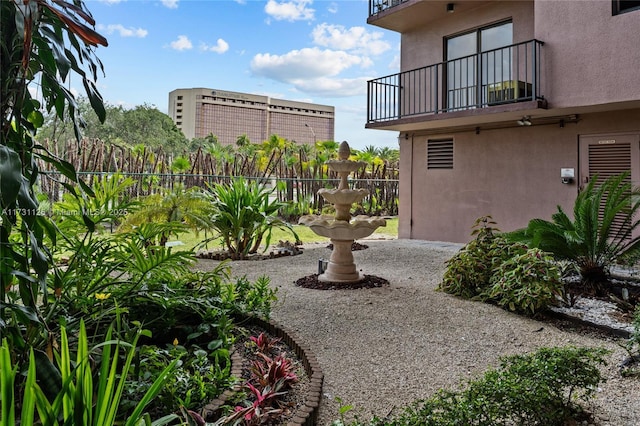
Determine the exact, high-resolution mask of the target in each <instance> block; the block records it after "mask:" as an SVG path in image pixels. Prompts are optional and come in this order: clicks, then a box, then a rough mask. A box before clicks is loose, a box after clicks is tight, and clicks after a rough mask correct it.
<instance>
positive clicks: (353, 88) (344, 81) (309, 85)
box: [291, 77, 371, 97]
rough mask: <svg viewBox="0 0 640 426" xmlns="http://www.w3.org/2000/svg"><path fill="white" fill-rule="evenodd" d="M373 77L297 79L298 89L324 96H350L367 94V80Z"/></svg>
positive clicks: (296, 86) (295, 83) (295, 82)
mask: <svg viewBox="0 0 640 426" xmlns="http://www.w3.org/2000/svg"><path fill="white" fill-rule="evenodd" d="M370 79H371V77H358V78H327V77H320V78H316V79H295V80H292V81H291V84H293V85H294V86H295V88H296V89H297V90H300V91H302V92H306V93H311V94H314V95H317V96H324V97H348V96H358V95H366V94H367V80H370Z"/></svg>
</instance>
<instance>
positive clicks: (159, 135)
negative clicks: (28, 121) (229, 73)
mask: <svg viewBox="0 0 640 426" xmlns="http://www.w3.org/2000/svg"><path fill="white" fill-rule="evenodd" d="M105 110H106V119H105V121H104V123H101V122H100V120H99V119H98V117H97V115H96V114H95V113H94V111H93V110H92V109H91V105H90V103H89V101H88V99H86V98H80V99H79V100H78V112H79V115H80V116H81V118H82V119H83V121H84V123H85V128H84V129H83V135H84V137H86V138H90V139H100V140H102V141H104V142H107V143H114V144H117V145H120V146H127V147H134V146H136V145H140V144H144V145H145V146H147V147H149V148H151V149H157V148H160V147H161V148H162V149H164V150H166V151H169V152H177V153H181V152H183V151H185V150H188V149H189V143H188V140H187V138H186V137H185V136H184V134H183V133H182V131H181V130H180V129H178V127H177V126H176V125H175V123H174V122H173V120H172V119H171V117H169V116H168V115H167V114H165V113H163V112H161V111H160V110H158V109H157V108H156V107H155V106H153V105H148V104H143V105H137V106H136V107H134V108H131V109H125V108H124V107H123V106H121V105H118V106H115V105H109V104H107V105H106V106H105ZM72 131H73V129H72V126H71V123H70V122H69V121H68V120H60V119H59V117H58V116H56V115H55V114H49V115H48V116H46V117H45V124H44V126H43V127H42V129H40V131H39V133H38V138H39V139H40V140H44V139H45V138H46V139H49V140H52V141H57V142H59V143H65V142H66V141H68V140H69V139H72V138H73V133H72Z"/></svg>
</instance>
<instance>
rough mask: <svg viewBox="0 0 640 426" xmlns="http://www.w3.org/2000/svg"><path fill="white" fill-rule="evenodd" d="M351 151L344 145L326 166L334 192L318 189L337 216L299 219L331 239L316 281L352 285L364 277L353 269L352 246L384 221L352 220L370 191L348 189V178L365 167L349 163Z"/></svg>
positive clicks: (370, 219)
mask: <svg viewBox="0 0 640 426" xmlns="http://www.w3.org/2000/svg"><path fill="white" fill-rule="evenodd" d="M350 155H351V149H350V148H349V144H348V143H347V142H346V141H345V142H342V143H341V144H340V148H339V149H338V158H339V159H338V160H329V161H327V162H326V164H327V166H328V167H329V169H331V170H333V171H335V172H336V173H337V174H338V176H340V184H339V185H338V188H337V189H325V188H323V189H320V190H319V191H318V194H320V195H321V196H322V198H324V199H325V200H327V201H328V202H329V203H331V204H333V206H334V207H335V211H336V214H335V216H332V215H321V216H317V215H309V216H303V217H301V218H300V220H299V223H300V224H302V225H307V226H308V227H310V228H311V230H312V231H313V232H315V233H316V234H318V235H321V236H323V237H328V238H330V239H331V243H332V244H333V251H332V253H331V258H330V259H329V263H328V264H327V268H326V270H325V271H324V273H322V274H320V275H319V276H318V280H319V281H323V282H332V283H355V282H358V281H361V280H362V279H363V278H364V276H363V275H362V274H361V273H360V272H358V270H357V269H356V264H355V262H354V260H353V253H352V252H351V246H352V245H353V242H354V241H355V240H356V239H359V238H365V237H368V236H369V235H371V234H373V232H374V231H375V230H376V229H377V228H378V227H380V226H385V225H386V221H385V220H384V219H381V218H379V217H370V216H364V215H360V216H356V217H354V218H352V217H351V206H352V205H353V204H355V203H359V202H360V201H362V199H363V198H364V197H366V196H367V194H368V193H369V191H367V190H366V189H362V188H361V189H350V188H349V183H348V181H347V178H348V176H349V174H350V173H351V172H353V171H355V170H358V169H359V168H361V167H363V166H364V165H366V163H365V162H364V161H352V160H349V156H350Z"/></svg>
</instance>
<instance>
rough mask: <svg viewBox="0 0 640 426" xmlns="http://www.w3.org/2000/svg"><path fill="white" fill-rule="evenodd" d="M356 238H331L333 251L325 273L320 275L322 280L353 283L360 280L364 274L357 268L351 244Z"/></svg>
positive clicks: (319, 277)
mask: <svg viewBox="0 0 640 426" xmlns="http://www.w3.org/2000/svg"><path fill="white" fill-rule="evenodd" d="M353 241H354V240H336V239H333V238H332V239H331V243H332V244H333V251H332V252H331V258H330V259H329V263H328V264H327V269H326V270H325V271H324V274H321V275H320V276H318V280H319V281H322V282H335V283H340V282H344V283H353V282H357V281H360V280H361V279H362V278H363V275H362V274H361V273H360V272H358V271H357V270H356V264H355V262H354V261H353V253H352V251H351V246H352V245H353Z"/></svg>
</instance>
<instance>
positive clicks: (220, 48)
mask: <svg viewBox="0 0 640 426" xmlns="http://www.w3.org/2000/svg"><path fill="white" fill-rule="evenodd" d="M200 49H202V50H205V51H207V52H216V53H224V52H226V51H227V50H229V43H227V42H226V41H224V40H223V39H221V38H219V39H218V41H217V42H216V44H215V45H212V46H209V45H208V44H206V43H202V44H201V45H200Z"/></svg>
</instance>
